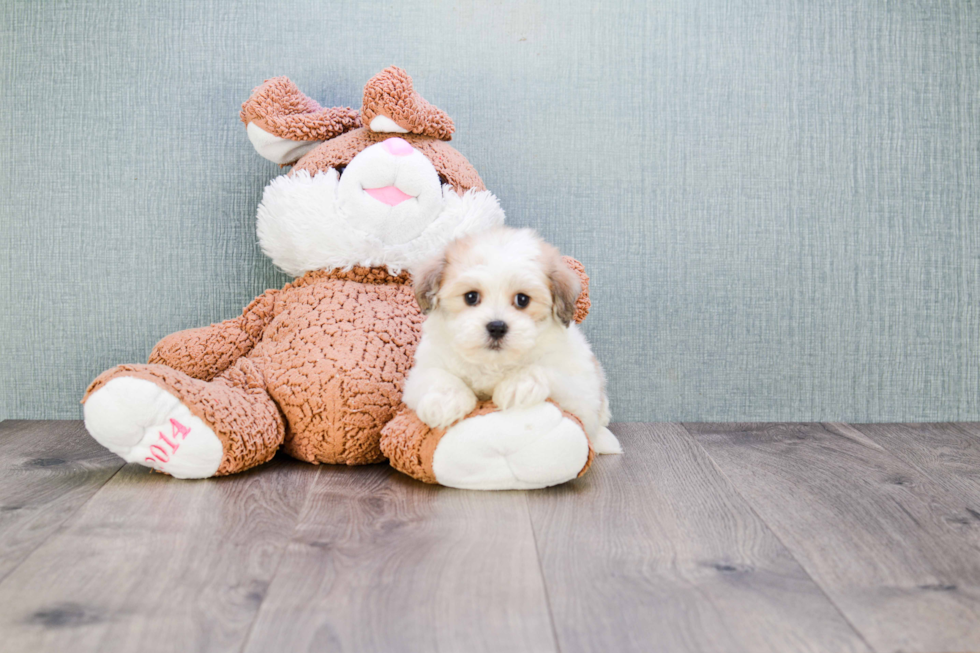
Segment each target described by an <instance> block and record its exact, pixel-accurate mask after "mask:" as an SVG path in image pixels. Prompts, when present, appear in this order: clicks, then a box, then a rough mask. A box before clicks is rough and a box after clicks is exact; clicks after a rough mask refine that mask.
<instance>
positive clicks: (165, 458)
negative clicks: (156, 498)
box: [85, 376, 223, 478]
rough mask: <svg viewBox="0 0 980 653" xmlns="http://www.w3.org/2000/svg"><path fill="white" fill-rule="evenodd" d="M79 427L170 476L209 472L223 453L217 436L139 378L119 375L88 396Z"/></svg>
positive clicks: (114, 449) (107, 445)
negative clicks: (82, 425) (82, 424)
mask: <svg viewBox="0 0 980 653" xmlns="http://www.w3.org/2000/svg"><path fill="white" fill-rule="evenodd" d="M85 427H86V428H87V429H88V432H89V433H91V434H92V437H93V438H95V439H96V440H97V441H98V442H99V444H101V445H102V446H104V447H105V448H106V449H108V450H109V451H111V452H112V453H114V454H116V455H117V456H119V457H121V458H122V459H123V460H125V461H126V462H129V463H139V464H140V465H145V466H147V467H152V468H153V469H158V470H160V471H162V472H166V473H167V474H170V475H171V476H173V477H175V478H207V477H209V476H214V473H215V472H216V471H218V466H219V465H220V464H221V458H222V456H223V450H222V446H221V440H219V439H218V436H216V435H215V434H214V431H212V430H211V428H210V427H208V425H207V424H205V423H204V422H202V421H201V420H200V419H198V418H197V417H195V416H194V415H192V414H191V412H190V410H189V409H188V408H187V406H185V405H184V404H182V403H180V400H179V399H177V397H175V396H173V395H172V394H170V393H169V392H167V391H166V390H164V389H163V388H161V387H160V386H159V385H157V384H156V383H153V382H152V381H146V380H144V379H136V378H132V377H127V376H119V377H116V378H114V379H112V380H110V381H109V382H108V383H106V384H105V385H104V386H102V387H101V388H99V389H98V390H96V391H95V392H93V393H92V394H91V395H89V397H88V400H87V401H86V402H85Z"/></svg>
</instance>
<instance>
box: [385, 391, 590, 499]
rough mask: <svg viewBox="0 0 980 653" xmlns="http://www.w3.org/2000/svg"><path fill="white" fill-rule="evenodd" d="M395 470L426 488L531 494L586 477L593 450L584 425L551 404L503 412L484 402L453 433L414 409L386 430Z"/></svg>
mask: <svg viewBox="0 0 980 653" xmlns="http://www.w3.org/2000/svg"><path fill="white" fill-rule="evenodd" d="M381 449H382V451H384V453H385V454H386V455H387V456H388V457H389V459H390V462H391V465H392V466H393V467H395V468H396V469H398V470H399V471H402V472H404V473H406V474H408V475H409V476H412V477H413V478H416V479H418V480H420V481H424V482H426V483H438V484H440V485H447V486H449V487H456V488H462V489H468V490H530V489H536V488H543V487H549V486H552V485H559V484H561V483H565V482H566V481H570V480H572V479H574V478H576V477H578V476H581V475H582V474H584V473H585V471H586V470H587V469H588V467H589V465H590V463H591V461H592V455H593V452H592V448H591V446H590V445H589V439H588V437H587V436H586V435H585V431H583V430H582V425H581V424H580V423H579V421H578V420H577V419H576V418H575V417H574V416H572V415H571V414H569V413H565V412H563V411H562V410H561V409H560V408H558V406H556V405H555V404H552V403H543V404H538V405H536V406H532V407H530V408H524V409H511V410H506V411H500V410H498V409H497V408H496V407H495V406H494V405H493V404H491V403H489V402H483V403H481V404H480V405H478V406H477V408H476V410H474V411H473V412H472V413H470V415H469V416H468V417H466V418H465V419H463V420H461V421H459V422H457V423H456V424H455V425H453V426H451V427H449V428H448V429H430V428H429V427H427V426H426V425H425V424H424V423H422V421H421V420H419V419H418V417H417V416H416V415H415V413H413V412H412V411H410V410H406V411H403V412H402V413H401V414H399V415H398V417H396V418H395V419H394V420H392V421H391V422H389V423H388V425H387V426H385V428H384V431H382V436H381Z"/></svg>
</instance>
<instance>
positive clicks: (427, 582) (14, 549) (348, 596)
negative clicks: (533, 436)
mask: <svg viewBox="0 0 980 653" xmlns="http://www.w3.org/2000/svg"><path fill="white" fill-rule="evenodd" d="M613 430H614V431H615V432H616V433H617V435H619V437H620V438H621V440H622V442H623V445H624V448H625V449H626V452H627V453H626V455H625V456H621V457H609V456H606V457H601V458H599V459H598V460H597V461H596V464H595V466H594V467H593V468H592V470H591V471H590V472H589V473H588V474H587V475H586V476H584V477H583V478H581V479H578V480H577V481H575V482H573V483H570V484H567V485H565V486H562V487H558V488H552V489H550V490H542V491H536V492H502V493H477V492H463V491H458V490H451V489H446V488H438V487H431V486H425V485H422V484H420V483H417V482H415V481H412V480H411V479H408V478H406V477H404V476H402V475H400V474H398V473H397V472H394V471H392V470H391V469H390V468H388V467H387V466H384V465H376V466H371V467H362V468H341V467H314V466H311V465H306V464H303V463H298V462H295V461H292V460H290V459H288V458H277V459H276V460H274V461H273V462H271V463H269V464H267V465H265V466H263V467H261V468H259V469H256V470H253V471H252V472H249V473H246V474H242V475H240V476H236V477H231V478H224V479H215V480H209V481H199V482H198V481H175V480H173V479H170V478H168V477H166V476H162V475H159V474H154V473H151V472H149V471H148V470H146V469H145V468H142V467H138V466H135V465H126V466H123V465H122V461H121V460H119V459H117V458H116V457H114V456H113V455H111V454H109V453H108V452H106V451H105V450H103V449H101V448H100V447H99V446H98V445H97V444H96V443H95V442H94V441H92V440H91V439H90V438H89V437H88V436H87V435H86V433H85V430H84V429H83V427H82V425H81V423H79V422H20V421H7V422H3V423H2V424H0V651H32V652H33V651H71V652H72V653H78V652H82V651H100V652H102V651H141V653H144V652H150V651H250V652H265V651H306V650H316V651H357V652H360V651H385V652H387V651H448V652H456V651H459V652H463V653H469V652H473V651H506V652H511V651H563V652H571V651H600V652H607V651H609V652H613V651H614V652H619V651H773V652H775V651H780V652H786V651H832V652H840V651H878V652H885V651H906V652H909V651H929V652H935V653H938V652H943V651H980V425H977V424H891V425H881V424H878V425H847V424H685V425H681V424H618V425H614V426H613Z"/></svg>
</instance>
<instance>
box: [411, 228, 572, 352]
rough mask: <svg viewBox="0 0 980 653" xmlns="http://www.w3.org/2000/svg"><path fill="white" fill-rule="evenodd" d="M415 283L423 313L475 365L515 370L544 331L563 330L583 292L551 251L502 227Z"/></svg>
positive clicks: (453, 249) (468, 243)
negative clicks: (436, 322) (438, 323)
mask: <svg viewBox="0 0 980 653" xmlns="http://www.w3.org/2000/svg"><path fill="white" fill-rule="evenodd" d="M414 278H415V297H416V299H417V300H418V303H419V306H421V307H422V311H423V312H424V313H427V314H429V319H430V320H440V321H442V323H443V325H444V326H445V327H446V330H445V332H446V333H448V334H450V335H451V339H452V342H451V346H452V347H453V349H454V350H455V351H456V353H457V354H458V355H460V356H461V357H462V358H464V359H466V360H468V361H470V362H473V363H478V364H479V363H487V364H511V363H517V362H519V361H520V360H521V358H522V357H523V356H524V355H525V354H527V353H528V352H529V351H530V350H531V349H532V348H533V347H534V344H535V342H537V340H538V338H539V337H540V336H541V335H542V334H543V333H545V332H546V331H547V330H548V329H555V328H559V329H560V328H565V327H567V326H568V325H569V323H570V322H571V321H572V318H573V317H574V315H575V300H576V299H577V298H578V295H579V292H580V291H581V284H580V282H579V280H578V277H577V276H576V275H575V273H574V272H572V271H571V270H570V269H569V268H568V267H567V266H566V265H565V264H564V262H562V260H561V256H560V255H559V253H558V250H557V249H555V248H554V247H552V246H551V245H549V244H547V243H545V242H544V241H543V240H541V239H540V238H539V237H538V236H537V235H536V234H535V233H534V232H533V231H532V230H530V229H509V228H505V227H502V228H497V229H492V230H489V231H486V232H483V233H480V234H477V235H474V236H467V237H465V238H462V239H459V240H456V241H454V242H453V243H451V244H450V245H449V247H448V248H447V249H446V251H445V252H444V254H443V255H442V256H440V257H438V258H436V259H434V260H432V261H430V262H429V263H428V264H427V265H425V266H423V267H422V268H421V269H420V270H418V271H416V274H415V275H414Z"/></svg>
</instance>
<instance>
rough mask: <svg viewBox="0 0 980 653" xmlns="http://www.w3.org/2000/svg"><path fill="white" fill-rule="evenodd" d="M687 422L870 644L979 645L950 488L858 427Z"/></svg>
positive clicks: (972, 556)
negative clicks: (889, 450)
mask: <svg viewBox="0 0 980 653" xmlns="http://www.w3.org/2000/svg"><path fill="white" fill-rule="evenodd" d="M685 426H686V427H687V428H688V430H689V431H690V432H692V433H693V434H695V435H696V437H697V439H698V442H700V443H701V445H702V446H703V447H704V448H705V449H706V450H707V452H708V454H709V455H710V456H711V458H712V459H713V460H714V462H715V463H716V464H717V465H718V466H719V467H720V468H721V470H722V471H723V472H724V473H725V474H726V475H727V476H728V478H729V479H731V481H732V482H733V483H734V485H735V487H736V488H737V490H738V491H739V492H740V493H741V494H742V496H744V497H745V498H746V499H747V500H748V501H749V503H750V504H751V505H752V507H753V508H754V509H755V510H756V512H757V513H758V514H759V515H760V516H761V517H762V518H763V519H764V520H765V521H766V523H767V524H768V525H769V526H770V527H771V528H772V529H773V531H774V532H775V533H776V534H777V535H778V536H779V537H780V539H781V540H782V541H783V542H784V543H785V544H786V545H787V546H788V547H789V549H790V551H791V552H792V553H793V554H794V556H795V557H796V558H797V559H798V560H800V562H801V563H802V565H803V567H804V568H805V569H806V570H807V571H808V572H809V574H810V576H811V577H813V579H814V580H816V581H817V583H819V584H820V586H821V587H822V588H823V589H824V591H825V592H826V593H827V594H828V595H829V596H830V597H831V599H833V601H834V602H835V603H836V604H837V606H838V607H839V608H840V609H841V611H842V612H843V613H844V615H845V616H846V617H847V618H848V620H849V621H850V622H851V623H852V624H853V625H854V626H855V627H856V628H857V630H858V631H859V632H860V633H861V634H862V635H863V636H864V638H865V639H866V640H867V641H868V642H869V643H870V644H871V645H872V646H873V647H874V648H875V649H876V650H878V651H879V652H880V653H885V652H886V651H905V652H912V651H930V652H936V651H971V650H972V651H975V650H980V555H978V552H977V549H976V548H975V547H974V546H973V545H972V544H971V540H972V537H967V536H965V534H964V533H963V532H962V529H957V528H953V527H952V524H953V522H952V520H954V519H956V518H958V517H959V516H960V515H961V511H962V508H961V507H958V503H959V502H957V501H956V500H954V498H953V497H952V496H951V495H950V493H949V492H948V491H947V490H946V489H944V488H943V487H942V486H940V485H939V484H937V483H936V482H934V481H933V480H932V479H930V478H929V477H928V476H926V475H925V474H924V473H922V472H921V471H920V470H918V469H916V468H914V467H912V466H910V465H907V464H905V463H904V462H902V461H901V460H899V459H898V458H896V457H895V456H894V455H892V454H891V453H889V452H888V451H887V450H886V449H884V448H883V447H881V446H880V445H879V444H878V443H876V442H874V441H873V440H871V439H869V438H868V437H866V436H865V435H863V434H862V433H860V432H859V431H857V430H855V429H850V428H844V427H841V426H836V425H820V424H689V425H685ZM967 527H968V528H978V527H980V524H978V525H967Z"/></svg>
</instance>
